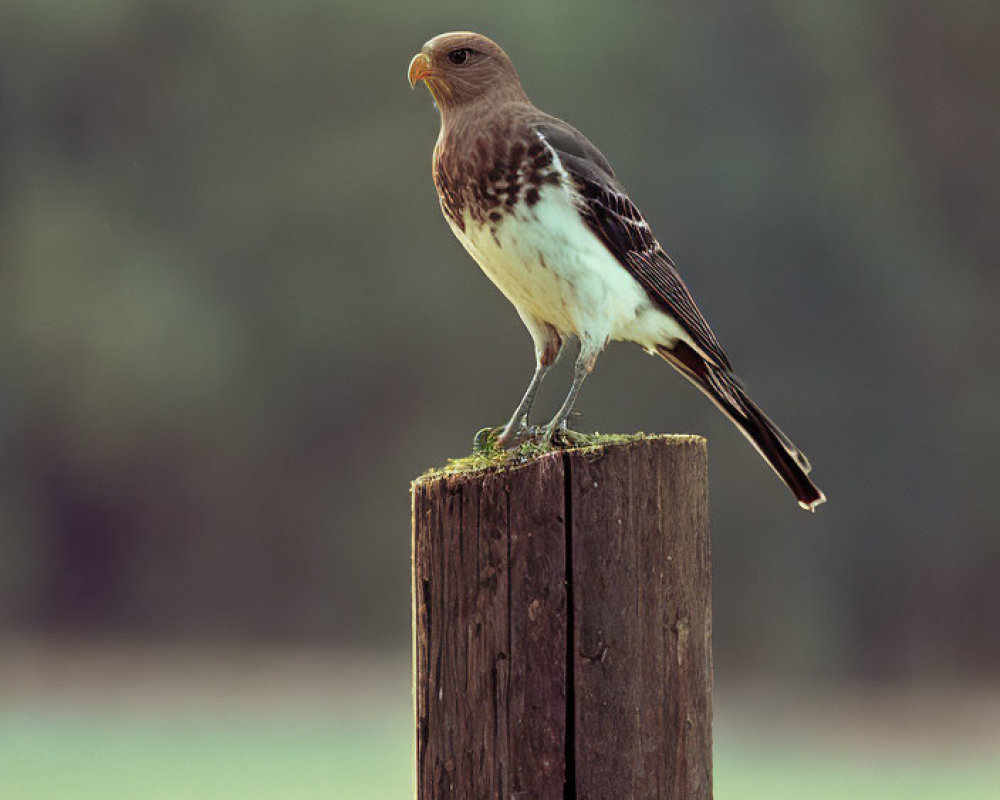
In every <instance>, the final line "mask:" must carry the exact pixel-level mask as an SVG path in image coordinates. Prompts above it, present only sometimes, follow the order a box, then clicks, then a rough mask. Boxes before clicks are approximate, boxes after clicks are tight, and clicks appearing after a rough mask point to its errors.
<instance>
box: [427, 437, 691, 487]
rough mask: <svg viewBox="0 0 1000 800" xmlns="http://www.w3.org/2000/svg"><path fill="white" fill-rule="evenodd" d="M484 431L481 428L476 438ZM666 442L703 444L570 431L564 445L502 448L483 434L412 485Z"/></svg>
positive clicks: (682, 439) (529, 444) (687, 439)
mask: <svg viewBox="0 0 1000 800" xmlns="http://www.w3.org/2000/svg"><path fill="white" fill-rule="evenodd" d="M484 433H486V432H485V431H480V434H479V435H477V437H476V439H477V441H479V439H480V436H481V435H482V434H484ZM653 440H656V441H667V442H669V443H670V444H673V445H683V444H701V445H704V444H705V439H704V437H702V436H696V435H694V434H687V433H685V434H647V433H642V432H641V431H640V432H639V433H592V434H585V433H575V432H574V433H573V434H572V443H571V444H569V445H566V446H563V445H561V444H560V445H555V444H545V445H542V444H538V443H537V442H533V441H526V442H523V443H521V444H520V445H519V446H518V447H516V448H514V449H513V450H504V449H503V448H502V447H500V446H499V445H498V444H497V441H496V436H495V434H494V435H489V436H486V437H485V440H484V443H483V444H482V445H481V446H479V447H477V448H476V449H475V450H474V451H473V452H472V453H471V454H469V455H467V456H464V457H462V458H450V459H448V462H447V463H446V464H445V465H444V466H442V467H431V468H430V469H428V470H427V471H426V472H424V473H423V474H422V475H421V476H419V477H418V478H416V479H415V480H414V481H413V485H414V486H415V485H417V484H420V483H423V482H424V481H431V480H436V479H438V478H446V477H450V476H459V475H461V476H469V475H475V474H477V473H480V472H505V471H507V470H511V469H516V468H518V467H521V466H524V465H525V464H528V463H530V462H532V461H534V460H535V459H537V458H542V457H544V456H547V455H551V454H552V453H556V452H560V453H561V452H567V451H584V450H598V449H601V448H604V447H609V446H615V445H627V444H632V443H634V442H640V441H653Z"/></svg>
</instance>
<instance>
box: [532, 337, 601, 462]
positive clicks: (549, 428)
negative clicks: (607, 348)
mask: <svg viewBox="0 0 1000 800" xmlns="http://www.w3.org/2000/svg"><path fill="white" fill-rule="evenodd" d="M601 348H602V345H598V344H597V343H596V342H594V341H593V340H592V339H590V338H589V337H587V338H584V339H581V340H580V352H579V353H578V354H577V357H576V364H575V366H574V367H573V385H572V386H571V387H570V390H569V394H568V395H566V400H565V401H563V404H562V407H561V408H560V409H559V410H558V411H557V412H556V415H555V416H554V417H553V418H552V421H551V422H550V423H549V424H548V425H546V426H545V430H544V431H542V441H543V442H551V441H552V437H553V436H554V435H555V434H556V433H557V432H558V431H562V430H565V428H566V420H567V419H568V418H569V414H570V412H571V411H572V410H573V406H574V404H575V403H576V396H577V395H578V394H580V387H581V386H583V382H584V381H585V380H586V379H587V376H588V375H589V374H590V373H591V371H592V370H593V369H594V364H595V362H596V361H597V356H598V354H599V353H600V352H601Z"/></svg>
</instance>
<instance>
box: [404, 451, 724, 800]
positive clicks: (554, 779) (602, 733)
mask: <svg viewBox="0 0 1000 800" xmlns="http://www.w3.org/2000/svg"><path fill="white" fill-rule="evenodd" d="M412 499H413V532H414V540H413V590H414V594H413V600H414V608H413V613H414V675H415V684H414V686H415V689H414V703H415V711H416V722H417V738H416V749H417V753H416V757H417V797H418V798H419V800H448V799H449V798H454V800H479V799H480V798H483V799H484V800H485V799H487V798H489V799H491V800H492V799H494V798H495V799H496V800H509V798H516V799H517V800H529V799H530V800H567V798H568V799H569V800H577V799H578V798H579V799H581V800H582V799H583V798H586V800H605V799H606V798H642V800H646V799H647V798H649V799H650V800H652V799H653V798H656V799H657V800H681V798H683V800H702V798H711V713H712V712H711V649H710V638H711V610H710V597H711V554H710V542H709V535H708V511H707V457H706V451H705V443H704V441H703V440H701V439H698V438H696V437H655V438H652V437H651V438H647V439H644V440H639V441H635V442H630V443H628V444H620V445H606V446H601V447H597V448H588V449H583V450H567V451H559V452H553V453H549V454H546V455H544V456H541V457H539V458H537V459H535V460H533V461H531V462H529V463H527V464H525V465H522V466H519V467H517V468H514V469H509V470H506V471H500V472H488V473H477V474H470V475H453V476H446V477H429V478H423V479H420V480H418V481H416V482H415V483H414V485H413V498H412Z"/></svg>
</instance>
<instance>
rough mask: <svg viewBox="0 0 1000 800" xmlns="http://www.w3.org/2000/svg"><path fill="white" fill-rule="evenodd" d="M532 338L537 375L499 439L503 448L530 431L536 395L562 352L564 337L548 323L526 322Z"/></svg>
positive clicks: (532, 379)
mask: <svg viewBox="0 0 1000 800" xmlns="http://www.w3.org/2000/svg"><path fill="white" fill-rule="evenodd" d="M525 324H526V325H527V326H528V331H529V332H530V333H531V338H532V340H533V341H534V343H535V374H534V375H532V376H531V382H530V383H529V384H528V388H527V390H526V391H525V393H524V397H522V398H521V402H520V403H518V405H517V408H516V409H514V414H513V416H511V418H510V421H509V422H508V423H507V424H506V425H505V426H504V429H503V431H502V432H501V433H500V435H499V436H498V437H497V443H498V444H499V445H500V446H501V447H507V446H509V445H511V444H513V443H514V441H515V440H516V439H517V437H518V435H519V434H521V433H523V432H524V431H526V430H528V414H530V413H531V405H532V403H534V402H535V394H536V393H537V392H538V387H539V385H541V383H542V379H543V378H544V377H545V374H546V373H547V372H548V371H549V368H550V367H551V366H552V365H553V364H555V363H556V359H557V358H559V352H560V351H561V350H562V344H563V342H562V337H561V336H560V335H559V334H558V332H557V331H556V329H555V328H553V327H552V326H551V325H548V324H547V323H541V324H539V323H535V322H534V321H531V322H530V323H529V321H528V320H525Z"/></svg>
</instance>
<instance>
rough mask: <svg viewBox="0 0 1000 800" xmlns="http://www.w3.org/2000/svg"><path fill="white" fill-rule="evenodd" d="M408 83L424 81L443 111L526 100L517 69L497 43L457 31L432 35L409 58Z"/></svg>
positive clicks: (413, 83) (483, 37)
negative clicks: (493, 102)
mask: <svg viewBox="0 0 1000 800" xmlns="http://www.w3.org/2000/svg"><path fill="white" fill-rule="evenodd" d="M407 77H408V78H409V79H410V86H411V87H413V86H416V85H417V83H418V82H419V81H423V82H424V83H426V84H427V88H428V89H429V90H430V93H431V95H432V96H433V97H434V101H435V102H436V103H437V105H438V108H440V109H441V111H442V112H445V111H448V110H451V109H455V108H458V107H460V106H464V105H468V104H470V103H474V102H476V101H477V100H483V99H488V100H490V101H500V100H509V99H514V100H519V99H526V98H525V95H524V90H523V89H522V88H521V80H520V78H519V77H518V75H517V70H515V69H514V65H513V64H512V63H511V60H510V59H509V58H508V57H507V54H506V53H505V52H504V51H503V50H502V49H501V48H500V46H499V45H498V44H496V42H493V41H491V40H489V39H487V38H486V37H485V36H481V35H480V34H478V33H469V32H468V31H459V32H455V33H442V34H441V35H440V36H435V37H434V38H433V39H431V40H430V41H429V42H427V44H425V45H424V46H423V47H422V48H420V52H419V53H417V54H416V55H415V56H414V57H413V59H412V60H411V61H410V69H409V72H408V74H407Z"/></svg>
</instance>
